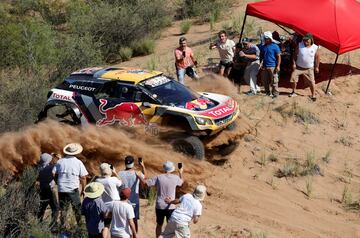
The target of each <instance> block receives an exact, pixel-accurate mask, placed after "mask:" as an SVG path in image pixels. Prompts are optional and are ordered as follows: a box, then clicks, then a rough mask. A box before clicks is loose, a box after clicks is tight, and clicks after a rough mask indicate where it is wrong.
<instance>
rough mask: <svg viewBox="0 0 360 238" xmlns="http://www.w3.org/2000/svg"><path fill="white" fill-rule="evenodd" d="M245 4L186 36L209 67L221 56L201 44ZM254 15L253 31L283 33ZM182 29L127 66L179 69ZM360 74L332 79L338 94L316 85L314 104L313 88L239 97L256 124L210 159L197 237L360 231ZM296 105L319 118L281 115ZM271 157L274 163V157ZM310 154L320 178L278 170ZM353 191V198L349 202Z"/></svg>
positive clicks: (144, 223)
mask: <svg viewBox="0 0 360 238" xmlns="http://www.w3.org/2000/svg"><path fill="white" fill-rule="evenodd" d="M246 2H250V1H246ZM244 6H245V3H243V2H242V3H240V4H238V5H237V6H236V7H235V8H234V9H233V11H232V12H233V14H232V17H228V19H227V20H224V21H222V22H220V23H218V24H217V25H216V27H215V29H214V30H213V31H210V26H209V25H196V24H195V23H194V24H193V26H192V27H191V29H190V32H189V33H188V34H186V35H185V37H187V39H188V41H189V43H190V44H192V45H193V50H194V51H195V54H197V57H198V59H200V60H199V61H200V63H201V64H202V65H203V66H204V65H206V64H207V59H208V58H217V57H218V56H217V52H214V51H213V52H210V51H209V50H208V49H207V46H208V43H204V44H198V43H201V42H206V41H208V42H209V41H210V39H214V34H215V33H216V32H217V30H219V29H221V28H222V27H223V26H224V25H226V24H229V22H231V21H232V18H235V19H236V18H239V16H241V14H242V12H244V9H245V8H244ZM229 16H231V14H229ZM249 21H250V22H252V23H253V24H254V25H255V27H254V29H253V30H251V29H250V30H249V32H252V33H253V34H255V33H256V31H257V29H259V28H262V30H263V31H265V30H271V31H273V30H277V31H279V32H282V31H281V29H280V28H278V27H277V26H276V25H274V24H272V23H269V22H265V21H262V20H259V19H256V18H253V17H248V22H249ZM179 29H180V28H179V22H176V23H175V24H174V25H173V27H171V28H169V29H167V30H166V31H165V32H164V33H163V34H162V36H161V38H160V39H159V40H158V41H157V48H156V53H155V56H154V55H153V56H147V57H143V58H137V59H133V60H131V61H130V62H125V63H123V64H121V65H125V66H129V65H138V66H142V67H149V65H151V63H154V62H156V64H157V68H159V69H162V70H163V71H165V72H168V73H169V74H172V75H174V67H173V55H172V50H173V49H174V48H175V47H176V46H177V41H178V38H179V36H178V33H179ZM253 34H250V36H251V35H253ZM321 56H322V57H321V61H322V62H323V63H332V62H333V61H334V58H335V54H333V53H332V52H329V51H327V50H326V49H325V48H322V49H321ZM359 56H360V51H359V50H358V51H353V52H350V53H349V54H345V55H341V56H340V57H339V63H341V64H345V65H351V66H352V67H355V68H360V60H359V59H360V57H359ZM169 62H170V63H169ZM322 73H327V72H322ZM359 79H360V76H359V75H357V74H355V73H354V72H352V74H348V75H346V76H342V77H338V78H336V79H335V80H333V81H332V84H331V92H332V96H327V95H325V94H324V89H325V88H326V85H327V82H322V83H320V84H317V86H316V87H317V90H316V91H317V96H318V100H317V101H316V102H315V103H313V102H311V101H310V100H309V98H308V95H309V94H310V90H309V89H304V90H298V93H299V94H300V96H298V97H296V98H289V97H287V93H288V92H290V90H289V89H285V88H281V89H280V91H281V92H282V93H283V95H281V96H280V97H279V98H278V99H276V100H272V99H270V98H267V97H266V96H264V95H258V96H255V97H247V96H245V95H244V94H243V93H240V94H238V95H236V96H235V97H236V99H237V100H238V102H239V103H240V105H241V112H242V116H243V117H244V118H243V119H244V120H245V119H246V121H247V122H250V124H251V125H252V127H253V130H252V133H251V134H250V135H248V136H245V137H244V138H243V139H242V140H241V144H240V146H239V148H238V149H237V150H236V151H235V152H234V153H233V154H231V156H229V157H228V158H227V159H228V161H227V162H226V163H225V164H223V165H221V166H216V165H211V166H210V167H211V175H210V176H209V177H207V178H206V179H205V180H204V181H199V182H203V183H205V184H206V185H208V186H209V191H210V192H211V196H208V197H207V199H206V201H205V202H204V214H203V216H202V218H201V221H200V222H199V223H198V224H196V225H192V226H191V230H192V234H193V237H274V238H275V237H279V238H280V237H284V238H285V237H286V238H288V237H322V238H327V237H339V238H340V237H349V238H350V237H354V238H355V237H360V214H359V209H357V210H351V209H347V208H346V207H347V204H348V203H351V202H352V203H356V202H359V198H360V190H359V183H360V162H359V155H360V143H359V135H360V130H359V128H360V126H359V122H360V120H359V119H360V106H359V105H358V104H357V102H358V101H359V100H360V83H359ZM247 90H248V88H247V87H246V86H245V87H242V88H241V91H242V92H246V91H247ZM219 91H221V90H219ZM294 107H296V108H298V109H300V110H302V111H307V112H310V113H312V114H313V115H314V117H315V118H316V119H317V120H318V122H316V123H313V124H312V123H311V122H310V123H309V122H299V121H298V120H296V118H295V117H294V116H286V115H285V116H282V115H281V113H280V112H282V110H284V111H286V110H287V111H289V110H291V108H294ZM282 108H285V109H282ZM279 111H280V112H279ZM269 157H275V158H276V161H275V162H271V161H269ZM309 157H311V158H314V160H315V162H316V164H318V166H319V167H320V171H321V174H322V176H321V175H314V176H296V177H287V178H286V177H282V178H278V177H276V176H275V174H276V172H277V171H278V170H279V169H284V168H285V167H286V165H287V163H288V161H291V160H292V159H293V160H295V161H298V163H299V164H301V165H302V164H304V163H305V161H306V160H307V159H308V158H309ZM327 158H329V160H327ZM204 163H207V162H204ZM185 173H186V168H185ZM347 197H351V199H350V200H351V202H350V201H348V202H345V200H346V198H347ZM141 209H142V218H141V219H142V220H141V230H140V235H141V236H142V237H152V236H153V233H154V228H155V220H154V219H155V218H154V217H155V216H154V208H153V207H149V206H147V204H146V202H145V201H144V204H143V206H142V207H141ZM260 235H264V236H260Z"/></svg>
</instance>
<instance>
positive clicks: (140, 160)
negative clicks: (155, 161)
mask: <svg viewBox="0 0 360 238" xmlns="http://www.w3.org/2000/svg"><path fill="white" fill-rule="evenodd" d="M138 162H139V165H141V163H142V158H141V157H139V159H138Z"/></svg>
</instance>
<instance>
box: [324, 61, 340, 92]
mask: <svg viewBox="0 0 360 238" xmlns="http://www.w3.org/2000/svg"><path fill="white" fill-rule="evenodd" d="M338 57H339V54H336V58H335V62H334V65H333V67H332V69H331V73H330V78H329V82H328V85H327V87H326V91H325V94H328V92H329V87H330V83H331V79H332V77H333V75H334V70H335V66H336V63H337V60H338Z"/></svg>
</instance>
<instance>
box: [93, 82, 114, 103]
mask: <svg viewBox="0 0 360 238" xmlns="http://www.w3.org/2000/svg"><path fill="white" fill-rule="evenodd" d="M116 94H117V92H116V82H108V83H105V84H104V86H103V87H102V88H101V89H100V90H99V91H97V92H96V93H95V98H96V99H100V98H116V96H117V95H116Z"/></svg>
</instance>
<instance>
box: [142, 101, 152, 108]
mask: <svg viewBox="0 0 360 238" xmlns="http://www.w3.org/2000/svg"><path fill="white" fill-rule="evenodd" d="M142 106H143V107H148V108H150V107H151V104H150V103H149V102H143V103H142Z"/></svg>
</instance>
